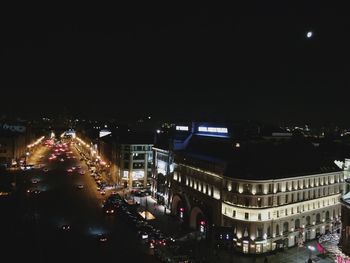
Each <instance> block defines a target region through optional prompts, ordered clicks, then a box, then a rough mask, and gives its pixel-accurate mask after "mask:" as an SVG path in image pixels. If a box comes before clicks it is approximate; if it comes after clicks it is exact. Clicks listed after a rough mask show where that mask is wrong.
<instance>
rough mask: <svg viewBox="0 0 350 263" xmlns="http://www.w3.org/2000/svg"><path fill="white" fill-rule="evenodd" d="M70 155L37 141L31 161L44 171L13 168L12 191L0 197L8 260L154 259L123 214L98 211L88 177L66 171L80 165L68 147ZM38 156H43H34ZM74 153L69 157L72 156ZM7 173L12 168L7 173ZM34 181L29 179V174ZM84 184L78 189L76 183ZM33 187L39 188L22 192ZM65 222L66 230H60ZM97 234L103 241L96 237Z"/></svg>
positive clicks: (98, 200) (99, 203)
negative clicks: (57, 154)
mask: <svg viewBox="0 0 350 263" xmlns="http://www.w3.org/2000/svg"><path fill="white" fill-rule="evenodd" d="M70 148H71V149H70V150H71V151H72V154H70V156H71V158H70V159H68V158H65V157H64V158H63V159H64V161H62V162H61V161H60V157H59V158H57V160H49V159H48V158H49V156H50V155H51V154H52V152H53V149H50V148H48V147H46V146H41V147H40V148H39V149H37V150H36V152H35V153H34V154H33V156H31V158H30V162H31V163H33V164H39V163H42V164H44V165H45V166H46V167H47V168H48V171H47V172H45V171H43V169H42V168H40V169H38V168H37V169H32V170H29V171H20V172H19V171H18V172H15V173H16V175H17V176H16V177H17V179H16V181H17V191H16V194H14V195H13V196H12V197H11V198H9V200H8V202H7V203H6V202H4V201H3V200H2V203H1V208H2V210H3V211H2V214H5V216H3V217H2V219H1V221H0V222H1V229H2V230H3V233H4V235H3V238H4V237H5V238H6V239H5V240H7V241H6V244H5V246H4V247H3V251H7V253H8V254H9V255H10V256H11V258H12V260H13V261H14V262H17V261H22V260H24V259H26V260H36V261H37V262H53V261H55V262H58V261H62V260H68V261H73V260H79V261H83V260H88V262H90V261H91V260H101V259H103V260H113V261H115V262H125V261H128V262H158V261H156V259H155V258H154V257H152V256H150V255H148V254H147V253H146V252H145V248H144V247H143V246H142V244H141V243H140V242H139V240H138V239H137V236H136V233H135V231H134V230H132V229H131V227H130V224H129V223H128V222H126V221H125V219H124V218H121V217H119V216H118V214H115V215H106V214H104V213H103V212H102V209H101V206H102V200H103V198H104V197H102V196H101V195H100V194H99V193H98V192H97V190H96V185H95V182H94V180H93V178H92V177H91V176H90V175H89V173H88V172H86V173H85V174H84V175H80V174H79V173H78V171H77V170H78V169H76V170H74V171H73V172H72V173H69V172H67V169H69V168H71V167H72V166H78V165H79V166H81V169H83V170H85V171H87V167H86V165H85V164H84V163H83V162H82V161H80V157H79V156H78V152H77V151H76V150H75V149H74V147H73V146H71V147H70ZM40 156H44V157H43V158H41V159H40V158H39V157H40ZM73 156H74V157H73ZM12 175H13V173H12ZM33 179H34V180H36V181H37V183H32V180H33ZM79 184H81V185H83V186H84V188H83V189H78V187H77V186H78V185H79ZM28 189H32V190H34V189H39V190H40V191H41V192H40V193H39V194H35V193H27V190H28ZM65 224H69V225H70V226H71V230H70V231H63V230H62V229H61V227H62V226H63V225H65ZM99 234H104V235H106V236H107V238H108V240H107V242H100V241H99V237H98V235H99Z"/></svg>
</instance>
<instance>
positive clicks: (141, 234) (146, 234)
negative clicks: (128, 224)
mask: <svg viewBox="0 0 350 263" xmlns="http://www.w3.org/2000/svg"><path fill="white" fill-rule="evenodd" d="M138 234H139V237H140V238H141V239H142V240H144V239H147V238H148V233H147V232H146V231H138Z"/></svg>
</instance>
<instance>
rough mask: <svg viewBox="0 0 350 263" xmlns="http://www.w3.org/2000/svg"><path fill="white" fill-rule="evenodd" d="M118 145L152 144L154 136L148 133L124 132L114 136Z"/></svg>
mask: <svg viewBox="0 0 350 263" xmlns="http://www.w3.org/2000/svg"><path fill="white" fill-rule="evenodd" d="M115 139H116V142H117V143H118V144H153V143H154V134H153V133H149V132H125V133H118V134H115Z"/></svg>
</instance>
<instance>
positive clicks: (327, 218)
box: [326, 211, 329, 220]
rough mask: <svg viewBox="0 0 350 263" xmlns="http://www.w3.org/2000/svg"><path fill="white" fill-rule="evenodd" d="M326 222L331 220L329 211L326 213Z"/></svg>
mask: <svg viewBox="0 0 350 263" xmlns="http://www.w3.org/2000/svg"><path fill="white" fill-rule="evenodd" d="M326 220H329V211H327V212H326Z"/></svg>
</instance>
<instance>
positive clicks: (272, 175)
mask: <svg viewBox="0 0 350 263" xmlns="http://www.w3.org/2000/svg"><path fill="white" fill-rule="evenodd" d="M177 154H178V156H180V158H181V160H180V162H185V163H187V164H190V163H192V164H194V163H195V164H196V165H201V164H200V162H201V163H202V165H203V166H204V167H205V168H209V169H213V170H212V171H213V172H217V171H222V175H224V176H227V177H232V178H239V179H249V180H269V179H279V178H288V177H296V176H302V175H311V174H321V173H329V172H336V171H341V170H340V169H339V168H338V166H337V165H335V163H334V162H333V160H331V159H328V158H326V157H325V156H324V155H323V154H322V153H321V152H320V151H319V150H318V149H317V148H316V147H314V146H313V145H312V144H311V143H308V142H306V141H298V140H294V139H291V140H288V141H286V142H278V143H276V142H271V141H264V140H261V141H245V142H240V147H236V141H234V140H233V139H230V138H215V137H202V136H193V138H192V139H191V141H190V143H189V145H188V147H187V148H186V150H184V151H181V152H178V153H177ZM205 163H206V164H205ZM208 163H212V165H208ZM218 166H220V167H221V168H219V169H218Z"/></svg>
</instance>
